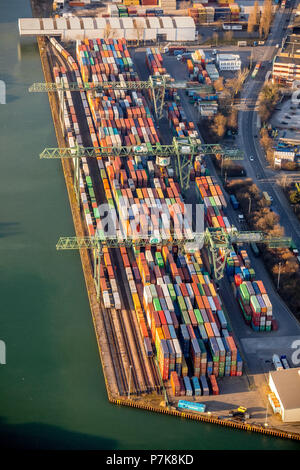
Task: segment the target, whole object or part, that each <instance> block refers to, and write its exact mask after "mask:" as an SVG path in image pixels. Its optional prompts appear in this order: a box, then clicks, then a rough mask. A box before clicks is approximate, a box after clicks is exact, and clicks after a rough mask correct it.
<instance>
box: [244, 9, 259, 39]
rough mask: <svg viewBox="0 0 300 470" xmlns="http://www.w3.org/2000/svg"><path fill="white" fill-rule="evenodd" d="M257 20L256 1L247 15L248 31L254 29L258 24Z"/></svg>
mask: <svg viewBox="0 0 300 470" xmlns="http://www.w3.org/2000/svg"><path fill="white" fill-rule="evenodd" d="M258 22H259V5H258V1H256V2H255V3H254V5H253V7H252V10H251V13H250V15H249V19H248V26H247V31H248V33H252V32H253V31H254V29H255V27H256V26H257V25H258Z"/></svg>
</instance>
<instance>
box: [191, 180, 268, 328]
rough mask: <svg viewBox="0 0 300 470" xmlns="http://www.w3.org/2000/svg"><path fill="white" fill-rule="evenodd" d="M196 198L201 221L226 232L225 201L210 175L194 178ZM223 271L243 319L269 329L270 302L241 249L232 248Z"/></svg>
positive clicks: (245, 253) (228, 225)
mask: <svg viewBox="0 0 300 470" xmlns="http://www.w3.org/2000/svg"><path fill="white" fill-rule="evenodd" d="M196 187H197V191H198V195H199V198H200V201H201V202H203V204H204V212H205V220H206V222H207V224H208V225H209V226H210V227H214V228H223V229H225V230H227V231H230V228H231V225H230V222H229V220H228V218H227V217H226V216H225V210H226V201H225V198H224V196H223V193H222V190H221V188H220V186H219V185H218V184H216V183H214V180H213V178H212V177H210V176H203V177H200V178H196ZM226 274H227V276H228V279H229V281H230V283H231V286H232V289H233V291H234V294H235V297H236V299H237V301H238V303H239V306H240V308H241V311H242V313H243V316H244V319H245V321H246V323H247V324H249V325H251V327H252V328H253V329H254V330H255V331H270V330H271V328H272V320H273V316H272V304H271V302H270V299H269V296H268V294H267V292H266V289H265V287H264V284H263V282H262V281H259V280H255V271H254V269H253V268H252V267H251V263H250V258H249V256H248V254H247V251H246V250H245V249H239V250H238V252H237V253H236V252H235V251H234V250H233V249H232V252H231V253H230V255H229V257H228V258H227V260H226Z"/></svg>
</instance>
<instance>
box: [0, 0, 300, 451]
mask: <svg viewBox="0 0 300 470" xmlns="http://www.w3.org/2000/svg"><path fill="white" fill-rule="evenodd" d="M29 16H31V9H30V4H29V0H2V1H1V17H0V79H1V80H3V81H4V82H5V84H6V104H1V105H0V142H1V153H0V155H1V156H0V158H1V169H0V198H1V205H0V207H1V209H0V211H1V216H0V248H1V250H0V292H1V313H0V340H2V341H4V342H5V345H6V364H5V365H0V383H1V386H0V447H4V446H6V447H17V448H27V449H131V450H132V449H201V450H202V449H203V450H204V449H293V448H297V447H298V445H297V444H296V443H293V442H289V441H281V440H278V439H273V438H267V437H265V436H258V435H251V434H247V433H245V432H240V431H235V430H230V429H226V428H219V427H216V426H213V425H206V424H200V423H194V422H188V421H184V420H179V419H175V418H173V417H168V416H161V415H156V414H148V413H146V412H143V411H140V410H135V409H130V408H128V409H127V408H118V407H116V406H113V405H110V404H109V403H108V400H107V396H106V390H105V385H104V379H103V374H102V370H101V365H100V360H99V355H98V349H97V345H96V339H95V334H94V330H93V326H92V319H91V314H90V310H89V303H88V298H87V294H86V289H85V284H84V278H83V273H82V269H81V264H80V259H79V255H78V254H75V253H71V252H70V253H64V252H56V250H55V243H56V241H57V239H58V237H59V236H62V235H73V234H74V228H73V223H72V218H71V212H70V208H69V203H68V198H67V191H66V187H65V183H64V179H63V174H62V170H61V165H60V162H59V161H50V160H40V159H39V153H40V152H41V151H42V150H43V148H44V147H47V146H48V147H54V146H56V139H55V133H54V128H53V124H52V120H51V114H50V108H49V103H48V97H47V95H44V94H30V93H28V86H29V85H30V84H32V83H33V82H35V81H43V74H42V69H41V64H40V58H39V54H38V51H37V47H36V44H35V41H34V40H33V39H32V40H26V41H23V40H22V43H21V42H20V39H19V36H18V27H17V19H18V17H29Z"/></svg>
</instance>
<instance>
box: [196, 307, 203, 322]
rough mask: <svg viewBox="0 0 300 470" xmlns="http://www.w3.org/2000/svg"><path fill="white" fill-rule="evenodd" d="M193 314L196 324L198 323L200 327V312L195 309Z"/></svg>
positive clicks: (201, 319) (201, 320)
mask: <svg viewBox="0 0 300 470" xmlns="http://www.w3.org/2000/svg"><path fill="white" fill-rule="evenodd" d="M194 314H195V317H196V320H197V322H198V324H199V325H201V324H202V323H204V321H203V318H202V315H201V312H200V310H199V309H198V308H195V310H194Z"/></svg>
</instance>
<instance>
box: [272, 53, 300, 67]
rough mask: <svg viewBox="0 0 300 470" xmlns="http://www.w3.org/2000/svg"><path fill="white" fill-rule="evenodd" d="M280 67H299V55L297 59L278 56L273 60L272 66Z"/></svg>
mask: <svg viewBox="0 0 300 470" xmlns="http://www.w3.org/2000/svg"><path fill="white" fill-rule="evenodd" d="M275 64H276V65H280V64H295V65H300V55H297V57H295V56H293V57H286V56H282V55H278V56H277V57H275V59H274V65H275Z"/></svg>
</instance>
